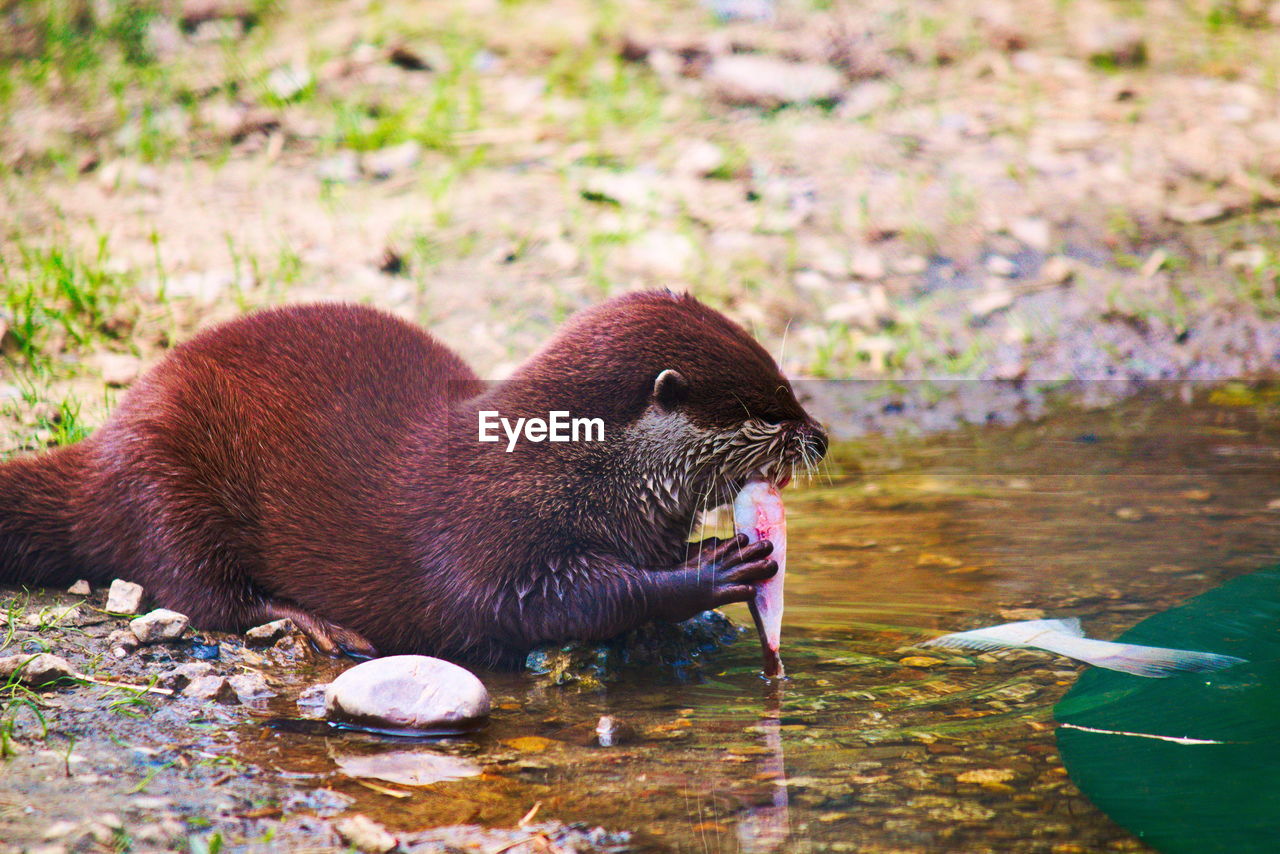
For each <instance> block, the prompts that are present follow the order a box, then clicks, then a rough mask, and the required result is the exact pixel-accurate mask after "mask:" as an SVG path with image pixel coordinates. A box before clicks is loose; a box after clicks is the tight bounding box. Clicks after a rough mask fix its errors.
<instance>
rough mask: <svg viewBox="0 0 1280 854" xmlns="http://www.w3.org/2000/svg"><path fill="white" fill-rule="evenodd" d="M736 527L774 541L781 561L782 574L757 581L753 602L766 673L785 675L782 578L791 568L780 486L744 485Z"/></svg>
mask: <svg viewBox="0 0 1280 854" xmlns="http://www.w3.org/2000/svg"><path fill="white" fill-rule="evenodd" d="M733 527H734V528H735V529H736V530H737V531H738V533H740V534H746V535H747V537H748V538H749V539H750V541H751V542H753V543H754V542H756V541H757V540H769V541H770V542H772V543H773V559H774V560H776V561H777V562H778V574H777V575H775V576H774V577H773V578H770V579H768V580H766V581H762V582H761V583H760V584H758V585H756V595H755V598H754V599H752V600H751V603H750V605H751V616H752V617H754V618H755V621H756V631H757V632H759V633H760V646H761V648H762V649H763V651H764V675H765V676H770V677H781V676H783V675H785V674H784V671H783V669H782V657H781V656H780V655H779V649H780V643H781V640H782V580H783V575H784V574H785V573H786V570H787V515H786V512H785V511H784V509H783V507H782V496H781V495H779V494H778V489H777V487H775V486H774V485H773V484H772V483H769V482H768V481H764V480H752V481H750V482H749V483H748V484H747V485H746V486H744V487H743V488H742V491H741V492H739V493H738V497H737V498H735V499H734V501H733Z"/></svg>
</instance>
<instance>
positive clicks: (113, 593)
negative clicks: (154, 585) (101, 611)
mask: <svg viewBox="0 0 1280 854" xmlns="http://www.w3.org/2000/svg"><path fill="white" fill-rule="evenodd" d="M144 595H146V591H145V590H143V589H142V585H140V584H134V583H133V582H132V581H125V580H124V579H121V578H117V579H116V580H115V581H112V582H111V587H110V589H108V590H107V605H106V611H107V613H110V614H136V613H138V611H140V610H142V597H143V596H144Z"/></svg>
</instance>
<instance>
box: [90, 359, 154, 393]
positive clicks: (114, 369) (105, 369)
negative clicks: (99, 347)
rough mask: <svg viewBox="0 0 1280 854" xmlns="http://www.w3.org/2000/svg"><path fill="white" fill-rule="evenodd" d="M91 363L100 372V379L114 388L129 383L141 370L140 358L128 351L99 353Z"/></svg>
mask: <svg viewBox="0 0 1280 854" xmlns="http://www.w3.org/2000/svg"><path fill="white" fill-rule="evenodd" d="M93 363H94V365H96V366H97V368H98V371H99V372H100V373H101V374H102V381H103V382H104V383H106V384H107V385H109V386H113V387H115V388H121V387H122V386H127V385H129V384H130V383H132V382H133V381H134V380H136V379H137V378H138V374H139V373H141V372H142V360H141V359H139V358H138V357H137V356H131V355H129V354H128V353H99V354H98V355H97V356H95V357H94V359H93Z"/></svg>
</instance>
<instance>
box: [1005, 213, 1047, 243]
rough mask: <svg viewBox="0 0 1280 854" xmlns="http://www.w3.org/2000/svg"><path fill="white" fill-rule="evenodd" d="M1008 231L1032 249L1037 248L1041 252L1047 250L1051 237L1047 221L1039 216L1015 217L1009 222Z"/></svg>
mask: <svg viewBox="0 0 1280 854" xmlns="http://www.w3.org/2000/svg"><path fill="white" fill-rule="evenodd" d="M1009 233H1010V234H1012V235H1013V236H1014V237H1015V238H1017V239H1018V240H1021V241H1022V242H1023V243H1025V244H1027V245H1028V246H1030V247H1031V248H1032V249H1039V250H1040V251H1041V252H1045V251H1048V249H1049V242H1050V241H1051V240H1052V239H1053V236H1052V234H1051V233H1050V230H1049V223H1048V222H1046V221H1045V220H1043V219H1040V218H1039V217H1024V218H1022V219H1015V220H1014V221H1013V222H1011V223H1009Z"/></svg>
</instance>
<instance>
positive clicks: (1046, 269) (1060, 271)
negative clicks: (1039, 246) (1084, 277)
mask: <svg viewBox="0 0 1280 854" xmlns="http://www.w3.org/2000/svg"><path fill="white" fill-rule="evenodd" d="M1075 275H1076V268H1075V265H1074V264H1072V263H1071V261H1070V260H1068V259H1066V258H1063V257H1062V256H1061V255H1055V256H1053V257H1052V258H1050V259H1048V260H1047V261H1045V262H1044V264H1043V265H1042V266H1041V267H1040V278H1041V279H1043V280H1044V281H1046V282H1050V283H1052V284H1055V285H1061V284H1064V283H1066V282H1069V281H1071V280H1072V279H1073V278H1075Z"/></svg>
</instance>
